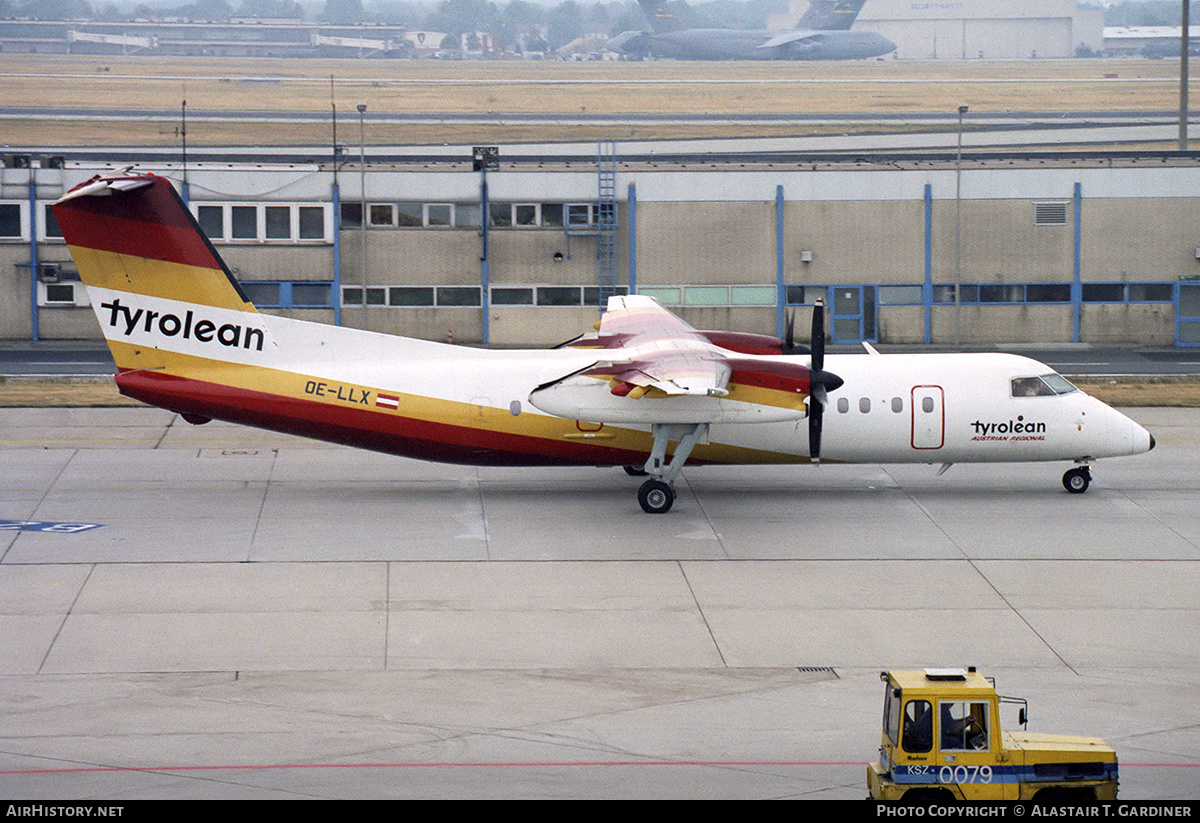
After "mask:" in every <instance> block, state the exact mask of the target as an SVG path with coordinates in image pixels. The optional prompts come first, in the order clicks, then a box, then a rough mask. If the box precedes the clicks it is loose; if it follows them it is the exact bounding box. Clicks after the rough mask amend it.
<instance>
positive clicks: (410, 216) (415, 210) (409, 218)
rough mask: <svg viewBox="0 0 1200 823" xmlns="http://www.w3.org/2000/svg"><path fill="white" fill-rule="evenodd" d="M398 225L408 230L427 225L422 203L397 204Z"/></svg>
mask: <svg viewBox="0 0 1200 823" xmlns="http://www.w3.org/2000/svg"><path fill="white" fill-rule="evenodd" d="M396 225H397V226H403V227H406V228H420V227H421V226H424V225H425V217H424V210H423V209H422V208H421V204H420V203H397V204H396Z"/></svg>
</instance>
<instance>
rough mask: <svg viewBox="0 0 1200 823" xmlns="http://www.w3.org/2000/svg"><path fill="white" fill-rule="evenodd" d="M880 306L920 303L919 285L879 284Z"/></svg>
mask: <svg viewBox="0 0 1200 823" xmlns="http://www.w3.org/2000/svg"><path fill="white" fill-rule="evenodd" d="M879 304H880V305H881V306H913V305H920V304H921V287H920V286H880V287H879Z"/></svg>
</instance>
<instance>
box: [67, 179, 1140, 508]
mask: <svg viewBox="0 0 1200 823" xmlns="http://www.w3.org/2000/svg"><path fill="white" fill-rule="evenodd" d="M53 208H54V214H55V217H56V218H57V219H58V224H59V227H60V228H61V229H62V234H63V237H64V238H65V239H66V241H67V243H68V245H69V246H70V249H71V254H72V255H73V257H74V258H75V262H76V265H77V266H78V268H79V274H80V277H81V279H82V280H83V282H84V283H85V284H86V286H87V290H88V294H89V296H90V298H91V301H92V306H93V308H94V309H95V311H96V315H97V317H98V319H99V321H100V326H101V328H102V329H103V331H104V335H105V338H106V339H107V342H108V345H109V348H110V349H111V350H112V354H113V357H114V359H115V360H116V364H117V368H118V374H117V375H116V382H117V386H118V387H119V388H120V391H121V392H122V393H123V394H125V395H128V396H129V397H133V398H136V399H138V400H142V401H144V402H146V403H150V404H152V405H155V406H161V407H162V408H165V409H169V410H171V411H174V412H177V413H179V414H181V415H182V416H183V418H184V419H185V420H187V421H188V422H190V423H205V422H208V421H209V420H211V419H214V418H215V419H219V420H226V421H230V422H234V423H241V424H245V425H250V426H257V427H260V428H265V429H271V430H274V431H279V432H286V433H289V434H297V435H303V436H306V437H313V438H317V439H320V440H326V441H330V442H334V443H341V444H345V445H350V446H357V447H360V448H365V449H373V450H375V451H380V452H386V453H389V454H396V455H403V456H407V457H416V458H421V459H425V460H435V461H443V462H452V463H466V464H474V465H504V466H561V465H597V466H603V465H609V466H624V467H625V468H626V471H628V472H629V473H630V474H649V475H650V477H649V479H647V480H646V481H645V482H644V483H643V484H642V486H641V488H640V489H639V492H638V500H639V503H640V504H641V506H642V508H643V509H644V510H645V511H647V512H650V513H661V512H666V511H667V510H669V509H670V508H671V505H672V503H673V502H674V499H675V492H674V487H673V483H674V481H675V479H676V478H677V477H678V476H679V472H680V470H681V469H682V468H683V465H684V463H685V461H687V460H689V459H690V460H693V461H694V462H695V463H710V464H712V463H718V464H757V463H806V462H809V461H812V462H817V461H818V460H829V461H843V462H857V463H929V464H940V465H941V466H942V471H944V470H945V469H946V468H948V467H949V466H950V465H951V464H953V463H957V462H1012V461H1052V460H1062V461H1073V462H1074V463H1075V464H1077V465H1076V466H1075V467H1074V468H1072V469H1070V470H1069V471H1067V472H1066V474H1065V475H1064V476H1063V485H1064V486H1065V487H1066V488H1067V490H1068V491H1071V492H1083V491H1085V490H1086V489H1087V487H1088V484H1089V482H1090V480H1091V475H1090V471H1089V465H1088V464H1089V463H1090V462H1091V461H1093V460H1095V459H1096V458H1100V457H1112V456H1117V455H1130V454H1139V453H1142V452H1146V451H1149V450H1150V449H1152V448H1154V439H1153V438H1152V437H1151V436H1150V434H1149V433H1148V432H1147V431H1146V430H1145V429H1143V428H1142V427H1141V426H1139V425H1138V424H1137V423H1135V422H1133V421H1132V420H1130V419H1129V418H1128V417H1126V416H1125V415H1123V414H1121V413H1119V412H1117V411H1116V410H1114V409H1112V408H1109V407H1108V406H1106V405H1105V404H1103V403H1101V402H1100V401H1099V400H1096V399H1094V398H1092V397H1089V396H1088V395H1086V394H1084V393H1083V392H1081V391H1079V390H1077V389H1076V388H1075V387H1074V386H1072V385H1071V384H1070V383H1068V382H1067V381H1066V380H1065V379H1063V378H1062V377H1061V376H1060V375H1058V374H1056V373H1055V372H1054V371H1053V370H1052V369H1050V368H1049V367H1048V366H1045V365H1043V364H1041V363H1038V362H1037V361H1035V360H1030V359H1028V358H1025V357H1019V356H1015V355H1006V354H896V355H893V354H887V355H882V354H878V353H877V352H875V351H874V350H873V349H870V348H869V347H868V353H867V354H861V355H841V356H836V357H835V356H830V357H829V358H826V357H825V352H824V340H825V332H824V317H825V314H824V307H823V306H820V305H818V306H817V307H816V310H815V311H814V313H813V329H812V344H811V351H809V350H807V349H804V348H803V347H800V346H797V345H796V344H795V343H794V342H793V339H792V338H793V334H792V331H791V328H790V326H791V324H790V322H789V328H788V331H787V333H786V335H785V338H784V339H782V340H781V339H778V338H774V337H768V336H764V335H756V334H744V333H737V332H720V331H698V330H696V329H693V328H692V327H691V326H689V325H688V324H686V323H684V322H683V321H682V320H680V319H679V318H677V317H675V316H674V315H673V314H671V313H670V312H668V311H666V310H665V309H663V308H662V307H661V306H660V305H659V304H658V303H657V302H655V301H654V300H653V299H651V298H649V297H644V296H639V295H629V296H622V297H614V298H612V299H611V300H610V301H609V303H608V307H607V308H608V310H607V311H606V312H605V313H604V314H603V315H602V317H601V319H600V321H599V322H598V323H597V324H596V330H595V332H594V333H589V334H587V335H584V336H582V337H580V338H578V339H576V340H574V341H572V342H570V343H568V344H565V345H563V346H561V347H558V348H555V349H549V350H526V351H506V350H487V349H474V348H468V347H464V346H455V345H447V344H442V343H433V342H428V341H424V340H413V339H407V338H401V337H394V336H390V335H386V334H379V333H375V332H369V331H362V330H358V329H349V328H344V327H339V326H329V325H325V324H322V323H313V322H306V321H302V320H295V319H291V318H285V317H275V316H271V315H265V314H260V313H259V312H258V311H257V310H256V309H255V307H254V306H253V305H252V304H251V303H250V301H249V300H248V299H247V298H246V295H245V294H244V293H243V291H242V289H241V287H240V286H239V284H238V282H237V281H236V280H235V279H234V278H233V276H232V274H230V271H229V269H228V268H227V267H226V266H225V264H224V263H223V262H222V261H221V258H220V257H219V256H218V254H217V252H216V250H215V249H214V248H213V246H212V244H211V243H210V242H209V241H208V239H207V238H206V237H205V236H204V234H203V233H202V232H201V230H200V227H199V225H198V224H197V222H196V220H195V219H194V218H193V216H192V214H191V212H190V211H188V208H187V206H186V205H185V204H184V203H183V201H182V200H181V199H180V197H179V196H178V194H177V193H176V192H175V189H174V188H173V187H172V185H171V183H170V181H169V180H167V178H165V177H160V176H157V175H153V174H132V173H125V174H116V175H113V176H97V177H94V178H92V179H91V180H89V181H87V182H85V183H82V184H80V185H78V186H76V187H75V188H74V189H72V190H71V191H70V192H68V193H67V194H66V195H64V196H63V197H62V199H60V200H59V201H58V202H57V203H56V204H55V205H54V206H53ZM826 360H828V363H827V362H826ZM823 430H824V431H823ZM668 457H669V458H670V459H669V462H668Z"/></svg>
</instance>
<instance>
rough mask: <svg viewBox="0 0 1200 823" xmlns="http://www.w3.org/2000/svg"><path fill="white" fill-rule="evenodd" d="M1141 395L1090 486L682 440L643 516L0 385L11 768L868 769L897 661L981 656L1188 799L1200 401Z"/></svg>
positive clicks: (339, 784) (1195, 763) (1043, 720)
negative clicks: (782, 458) (696, 452)
mask: <svg viewBox="0 0 1200 823" xmlns="http://www.w3.org/2000/svg"><path fill="white" fill-rule="evenodd" d="M1128 413H1130V414H1131V416H1133V417H1134V418H1135V419H1137V420H1138V421H1139V422H1141V423H1142V424H1143V425H1145V426H1147V428H1149V429H1150V431H1151V432H1152V433H1154V435H1155V437H1156V438H1157V441H1158V447H1157V448H1156V449H1155V450H1154V451H1152V452H1150V453H1149V454H1146V455H1141V456H1137V457H1131V458H1123V459H1115V460H1111V461H1101V462H1100V463H1098V464H1096V465H1095V467H1094V469H1093V472H1094V482H1093V484H1092V487H1091V490H1090V491H1089V492H1088V493H1087V494H1085V495H1082V496H1078V495H1069V494H1067V493H1066V492H1065V491H1063V489H1062V487H1061V485H1060V484H1059V476H1060V474H1061V472H1062V470H1063V468H1065V467H1064V466H1061V465H1037V464H1024V465H999V466H964V465H958V466H955V467H954V468H953V469H951V471H949V472H948V473H946V474H945V475H943V476H941V477H937V476H935V470H934V468H933V467H928V466H903V467H894V466H893V467H883V466H871V465H863V466H835V465H822V466H820V467H818V468H810V467H754V468H745V467H738V468H721V467H695V468H689V469H687V470H686V471H685V472H684V475H683V478H682V480H681V481H680V482H679V484H678V487H679V491H680V495H679V498H678V499H677V502H676V505H675V508H674V509H673V510H672V511H671V512H670V513H668V514H667V515H662V516H651V515H646V514H644V513H642V512H641V510H640V509H639V507H638V505H637V502H636V499H635V495H634V490H635V487H636V482H637V481H635V480H633V479H631V478H628V477H626V476H625V475H624V473H623V472H621V471H619V470H611V469H588V468H581V469H487V468H482V469H481V468H472V467H461V466H444V465H436V464H428V463H422V462H418V461H411V460H403V459H398V458H393V457H387V456H382V455H375V454H371V453H366V452H358V451H352V450H349V449H343V448H338V447H331V446H327V445H324V444H318V443H312V442H309V441H304V440H298V439H294V438H289V437H284V436H280V435H275V434H272V433H269V432H258V431H253V430H249V429H245V428H241V427H238V426H232V425H225V424H221V423H212V424H209V425H206V426H200V427H195V426H190V425H188V424H186V423H184V422H183V421H182V420H181V419H180V418H179V417H178V416H176V415H173V414H171V413H168V412H165V411H161V410H156V409H36V410H24V409H7V410H5V411H4V413H3V415H0V469H2V471H0V500H2V501H3V507H2V508H0V511H3V512H7V513H6V514H2V515H0V517H3V518H7V519H8V520H9V521H21V522H22V523H24V524H26V525H24V526H22V525H19V524H14V523H11V522H10V523H8V524H7V525H6V528H4V529H0V552H2V554H0V711H2V712H3V716H4V718H5V721H4V723H3V725H2V726H0V791H2V792H3V794H4V795H6V796H9V797H24V798H31V799H64V798H76V799H78V798H104V799H112V800H121V799H133V798H177V799H183V798H264V799H265V798H360V797H361V798H374V797H405V798H407V797H498V798H499V797H503V798H509V797H512V798H518V797H604V798H607V797H629V798H657V797H689V798H691V797H702V798H710V797H711V798H768V797H775V798H785V797H786V798H823V799H857V798H862V797H863V796H864V795H865V792H866V784H865V764H866V762H867V761H868V760H870V759H873V757H874V756H875V754H876V750H877V748H878V745H879V733H880V732H879V725H880V708H881V700H882V686H881V684H880V682H879V677H878V673H879V670H880V669H883V668H893V667H897V668H898V667H921V666H960V665H968V664H973V665H977V666H979V667H980V670H981V671H983V673H985V674H989V675H993V676H995V677H996V679H997V681H998V686H999V688H1000V690H1001V692H1003V693H1005V694H1014V695H1020V696H1023V697H1026V698H1028V699H1029V701H1030V715H1031V720H1030V730H1031V731H1043V732H1056V733H1067V734H1087V735H1095V736H1100V737H1103V738H1105V739H1106V740H1107V741H1108V742H1109V743H1110V744H1112V745H1113V746H1115V747H1116V749H1117V751H1118V754H1119V756H1120V758H1121V797H1122V798H1123V799H1146V800H1155V799H1158V800H1169V799H1175V800H1179V799H1186V800H1197V799H1200V707H1198V705H1197V702H1196V700H1195V699H1194V693H1195V685H1194V680H1195V671H1196V668H1197V662H1198V661H1200V599H1198V598H1197V596H1196V592H1197V591H1200V562H1197V561H1198V560H1200V505H1197V504H1198V503H1200V482H1198V481H1197V477H1196V472H1195V466H1196V465H1197V463H1198V460H1197V458H1200V438H1198V437H1197V435H1196V432H1197V430H1198V428H1197V424H1200V411H1198V410H1194V409H1170V410H1167V409H1134V410H1129V412H1128ZM85 527H91V528H85ZM1004 719H1005V722H1007V723H1014V722H1015V718H1012V717H1007V716H1006V717H1005V718H1004Z"/></svg>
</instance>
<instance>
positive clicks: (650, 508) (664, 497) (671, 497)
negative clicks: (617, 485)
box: [638, 480, 675, 514]
mask: <svg viewBox="0 0 1200 823" xmlns="http://www.w3.org/2000/svg"><path fill="white" fill-rule="evenodd" d="M674 502H675V490H674V489H673V488H671V486H670V485H668V484H667V483H664V482H662V481H661V480H647V481H646V482H645V483H643V484H642V485H641V488H639V489H638V503H639V504H641V507H642V511H644V512H646V514H666V513H667V512H669V511H670V510H671V504H672V503H674Z"/></svg>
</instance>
